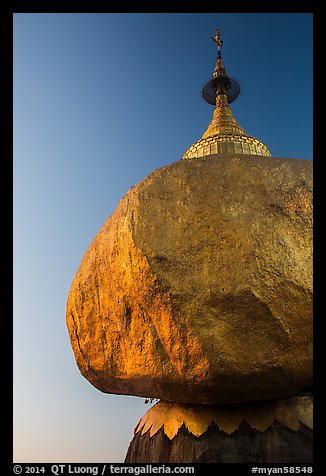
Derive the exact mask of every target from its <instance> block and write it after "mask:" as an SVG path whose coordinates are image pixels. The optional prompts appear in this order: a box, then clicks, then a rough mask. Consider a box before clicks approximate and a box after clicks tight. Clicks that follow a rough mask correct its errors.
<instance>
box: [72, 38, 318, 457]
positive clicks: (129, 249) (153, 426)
mask: <svg viewBox="0 0 326 476" xmlns="http://www.w3.org/2000/svg"><path fill="white" fill-rule="evenodd" d="M213 39H214V41H215V43H216V44H217V48H218V57H217V63H216V67H215V71H214V74H213V78H212V80H211V81H210V82H209V83H207V85H206V86H205V87H204V89H203V97H204V99H205V100H206V101H207V102H210V103H213V104H215V110H214V114H213V119H212V121H211V123H210V125H209V127H208V129H207V131H206V132H205V134H204V136H203V138H202V139H200V140H199V141H198V142H196V143H195V144H194V145H192V146H191V147H190V148H189V149H188V151H187V152H186V153H185V155H184V157H183V159H182V160H177V161H176V162H174V163H172V164H170V165H168V166H166V167H162V168H160V169H158V170H155V171H154V172H152V173H151V174H150V175H149V176H148V177H146V178H145V179H144V180H142V181H141V182H140V183H138V184H137V185H135V186H134V187H132V189H131V190H129V192H128V193H127V194H126V195H125V196H124V197H123V198H122V199H121V201H120V203H119V205H118V207H117V209H116V210H115V212H114V213H113V214H112V215H111V217H109V218H108V220H107V221H106V223H105V224H104V225H103V227H102V229H101V230H100V231H99V233H98V234H97V235H96V237H95V238H94V240H93V242H92V243H91V245H90V246H89V248H88V250H87V252H86V253H85V256H84V258H83V260H82V262H81V265H80V267H79V269H78V271H77V273H76V276H75V278H74V281H73V283H72V286H71V289H70V293H69V296H68V301H67V312H66V319H67V327H68V331H69V335H70V340H71V345H72V348H73V351H74V354H75V359H76V362H77V365H78V367H79V369H80V372H81V373H82V375H83V376H84V377H85V378H86V379H87V380H88V381H89V382H90V383H91V384H92V385H93V386H95V387H96V388H97V389H99V390H100V391H102V392H105V393H115V394H123V395H136V396H142V397H146V398H150V399H154V398H155V399H160V400H161V401H160V402H158V403H157V404H156V405H154V406H153V407H152V408H151V409H150V410H149V411H148V412H147V413H146V414H145V415H144V417H143V418H142V419H141V420H140V421H139V423H138V425H137V426H136V429H135V435H134V438H133V440H132V442H131V444H130V447H129V450H128V452H127V456H126V462H128V463H147V462H151V463H167V462H173V463H193V462H202V463H209V462H216V463H223V462H230V463H238V462H245V463H291V464H293V463H311V461H312V395H311V385H312V163H311V162H310V161H308V160H299V159H287V158H277V157H271V156H270V152H269V151H268V149H267V148H266V146H265V145H264V144H262V143H261V142H260V141H259V140H258V139H255V138H253V137H251V136H248V135H247V134H246V133H245V131H244V130H243V129H242V128H241V127H240V126H239V125H238V123H237V122H236V120H235V119H234V118H233V116H232V113H231V110H230V107H229V103H230V102H232V100H234V99H235V97H236V96H237V94H238V92H239V88H238V86H237V83H236V82H235V81H234V80H232V79H230V78H229V77H228V75H227V73H226V71H225V68H224V65H223V62H222V58H221V52H220V48H221V45H222V40H221V38H220V35H219V32H218V31H217V33H216V35H215V37H214V38H213ZM266 157H268V159H267V158H266Z"/></svg>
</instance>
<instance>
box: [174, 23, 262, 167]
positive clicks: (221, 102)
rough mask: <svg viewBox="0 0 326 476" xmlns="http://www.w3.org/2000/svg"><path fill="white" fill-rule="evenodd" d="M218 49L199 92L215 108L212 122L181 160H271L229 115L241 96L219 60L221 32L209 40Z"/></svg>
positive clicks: (236, 83) (254, 139)
mask: <svg viewBox="0 0 326 476" xmlns="http://www.w3.org/2000/svg"><path fill="white" fill-rule="evenodd" d="M211 38H212V40H213V41H214V43H216V45H217V50H218V55H217V60H216V65H215V69H214V73H213V76H212V79H211V80H210V81H208V83H206V84H205V86H204V87H203V90H202V95H203V98H204V100H205V101H206V102H208V103H209V104H212V105H214V106H215V110H214V113H213V118H212V120H211V122H210V124H209V126H208V129H207V131H206V132H205V133H204V134H203V136H202V138H201V139H200V140H199V141H197V142H195V144H193V145H192V146H191V147H189V149H188V150H187V151H186V153H185V154H184V156H183V158H184V159H187V158H192V157H203V156H204V155H209V154H252V155H263V156H267V157H268V156H270V155H271V153H270V151H269V150H268V149H267V147H266V146H265V145H264V144H263V143H262V142H260V140H258V139H256V138H254V137H252V136H249V135H248V134H247V133H246V132H245V131H244V129H242V127H240V126H239V124H238V122H237V121H236V119H235V118H234V117H233V115H232V111H231V109H230V106H229V104H230V103H231V102H233V101H234V100H235V99H237V97H238V96H239V93H240V86H239V84H238V82H237V81H235V80H234V79H232V78H230V77H229V75H228V74H227V72H226V70H225V67H224V64H223V61H222V56H221V46H222V45H223V41H222V39H221V35H220V31H219V30H218V29H217V30H216V33H215V36H211Z"/></svg>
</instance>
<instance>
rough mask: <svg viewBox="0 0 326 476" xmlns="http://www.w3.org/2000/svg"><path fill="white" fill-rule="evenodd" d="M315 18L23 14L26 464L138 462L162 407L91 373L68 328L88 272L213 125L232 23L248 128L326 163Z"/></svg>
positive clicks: (19, 137) (20, 313)
mask: <svg viewBox="0 0 326 476" xmlns="http://www.w3.org/2000/svg"><path fill="white" fill-rule="evenodd" d="M312 21H313V18H312V14H302V13H301V14H294V13H289V14H285V13H281V14H273V13H262V14H258V13H254V14H252V13H240V14H235V13H228V14H225V13H223V14H219V13H209V14H208V13H207V14H206V13H191V14H186V13H179V14H172V13H171V14H162V13H159V14H149V13H147V14H144V13H142V14H138V13H132V14H127V13H122V14H117V13H112V14H110V13H99V14H94V13H93V14H75V13H70V14H54V13H52V14H42V13H36V14H32V13H29V14H23V13H17V14H14V58H13V66H14V461H15V462H61V463H64V462H80V463H82V462H99V463H100V462H122V461H123V459H124V456H125V453H126V450H127V448H128V445H129V442H130V440H131V439H132V436H133V429H134V427H135V426H136V424H137V422H138V420H139V418H140V417H141V416H142V415H143V414H144V413H145V412H146V411H147V410H148V408H149V407H150V405H145V403H144V399H142V398H137V397H126V396H116V395H107V394H103V393H101V392H99V391H98V390H96V389H95V388H94V387H92V386H91V385H90V384H89V383H88V382H87V381H86V380H85V379H84V378H83V377H82V376H81V375H80V373H79V370H78V368H77V366H76V364H75V361H74V356H73V353H72V350H71V347H70V342H69V337H68V333H67V330H66V323H65V305H66V300H67V296H68V293H69V289H70V285H71V283H72V280H73V277H74V275H75V273H76V271H77V269H78V266H79V264H80V262H81V260H82V257H83V255H84V253H85V252H86V250H87V248H88V246H89V245H90V243H91V241H92V240H93V238H94V236H95V235H96V234H97V232H98V231H99V230H100V228H101V226H102V225H103V224H104V222H105V221H106V219H107V218H108V217H109V216H110V215H111V214H112V212H113V211H114V210H115V208H116V206H117V204H118V203H119V200H120V199H121V198H122V196H123V195H124V194H125V193H126V192H127V191H128V190H129V189H130V188H131V187H132V186H133V185H135V184H136V183H137V182H139V181H140V180H142V179H143V178H145V177H146V176H147V175H148V174H149V173H151V172H152V171H153V170H155V169H157V168H159V167H162V166H164V165H168V164H170V163H172V162H175V161H177V160H178V159H180V158H181V157H182V155H183V154H184V152H185V151H186V149H187V148H188V147H189V146H190V145H191V144H192V143H194V142H195V141H196V140H198V139H199V138H200V137H201V136H202V134H203V133H204V132H205V130H206V128H207V126H208V123H209V121H210V120H211V116H212V113H213V107H212V106H210V105H208V104H207V103H205V102H204V101H203V100H202V99H201V88H202V86H203V85H204V84H205V83H206V82H207V81H208V80H209V79H210V77H211V74H212V72H213V69H214V65H215V59H216V47H215V45H214V44H213V42H212V40H211V39H210V35H213V34H214V32H215V29H216V28H217V27H218V28H220V30H221V34H222V38H223V40H224V45H223V49H222V56H223V59H224V64H225V66H226V69H227V71H228V73H229V74H230V76H231V77H233V78H235V79H236V80H237V81H238V82H239V83H240V85H241V94H240V97H239V98H238V100H237V101H236V102H235V103H233V104H232V106H231V107H232V110H233V114H234V116H235V118H236V119H237V120H238V122H239V124H240V126H241V127H243V128H244V129H245V130H246V132H247V133H248V134H250V135H253V136H254V137H257V138H259V139H260V140H261V141H262V142H264V143H265V144H266V145H267V147H268V148H269V149H270V151H271V153H272V155H273V156H275V157H294V158H303V159H307V160H311V159H312V126H313V124H312ZM235 185H236V184H235Z"/></svg>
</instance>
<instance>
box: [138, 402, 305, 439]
mask: <svg viewBox="0 0 326 476" xmlns="http://www.w3.org/2000/svg"><path fill="white" fill-rule="evenodd" d="M312 412H313V404H312V396H297V397H293V398H289V399H284V400H275V401H270V402H258V403H253V404H242V405H224V406H210V405H186V404H179V403H170V402H163V401H161V402H159V403H157V404H156V405H154V406H153V407H152V408H150V410H148V412H147V413H145V415H144V416H143V417H142V418H141V419H140V421H139V423H138V425H137V426H136V428H135V433H138V432H141V435H144V434H145V433H146V432H148V431H149V435H150V437H152V436H154V435H155V434H156V433H157V432H158V430H159V429H160V428H162V427H163V430H164V433H165V434H166V436H167V437H168V438H169V439H170V440H172V439H173V438H174V437H175V436H176V434H177V433H178V431H179V429H180V428H181V426H182V425H184V426H185V427H186V428H187V429H188V431H189V433H192V434H193V435H194V436H196V437H199V436H200V435H202V434H203V433H205V432H206V431H207V429H208V427H209V426H210V424H211V423H213V422H214V423H215V424H216V425H217V426H218V428H219V429H220V430H221V431H223V432H224V433H227V434H228V435H231V434H232V433H233V432H234V431H236V430H237V429H238V428H239V426H240V425H241V423H245V422H246V423H248V424H249V425H250V426H251V428H253V429H255V430H257V431H259V432H264V431H266V430H267V429H268V428H270V427H271V426H272V425H274V423H275V422H276V421H277V422H278V423H280V424H282V425H283V426H285V427H286V428H289V429H290V430H292V431H298V430H299V429H300V426H301V425H302V424H303V425H305V426H306V427H307V428H309V429H310V430H312V426H313V422H312Z"/></svg>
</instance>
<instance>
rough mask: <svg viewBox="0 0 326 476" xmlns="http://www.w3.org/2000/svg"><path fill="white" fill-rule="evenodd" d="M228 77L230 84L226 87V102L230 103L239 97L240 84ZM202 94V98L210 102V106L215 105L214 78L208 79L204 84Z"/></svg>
mask: <svg viewBox="0 0 326 476" xmlns="http://www.w3.org/2000/svg"><path fill="white" fill-rule="evenodd" d="M229 79H230V85H229V87H228V88H227V89H226V96H227V100H228V103H229V104H231V103H232V102H233V101H235V100H236V99H237V97H239V94H240V84H239V83H238V81H236V80H235V79H233V78H229ZM202 96H203V99H204V100H205V101H206V102H208V104H211V105H212V106H215V104H216V86H215V85H214V80H212V79H211V80H210V81H208V83H206V84H205V86H204V87H203V90H202Z"/></svg>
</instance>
